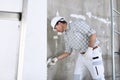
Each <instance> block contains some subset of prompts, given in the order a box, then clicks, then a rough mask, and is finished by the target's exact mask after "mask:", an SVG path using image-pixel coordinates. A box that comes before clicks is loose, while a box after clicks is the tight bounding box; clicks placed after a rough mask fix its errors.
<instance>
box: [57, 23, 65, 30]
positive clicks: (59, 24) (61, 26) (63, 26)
mask: <svg viewBox="0 0 120 80" xmlns="http://www.w3.org/2000/svg"><path fill="white" fill-rule="evenodd" d="M55 29H56V30H57V32H63V31H65V25H64V24H63V23H61V22H59V23H58V24H57V25H56V27H55Z"/></svg>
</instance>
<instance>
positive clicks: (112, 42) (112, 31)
mask: <svg viewBox="0 0 120 80" xmlns="http://www.w3.org/2000/svg"><path fill="white" fill-rule="evenodd" d="M113 7H114V6H113V0H110V13H111V53H112V80H115V78H116V73H115V53H116V52H115V51H114V33H117V34H118V35H120V32H118V31H115V30H114V24H113V23H114V15H113V14H114V12H115V13H117V14H118V15H120V12H119V11H117V10H116V9H114V8H113Z"/></svg>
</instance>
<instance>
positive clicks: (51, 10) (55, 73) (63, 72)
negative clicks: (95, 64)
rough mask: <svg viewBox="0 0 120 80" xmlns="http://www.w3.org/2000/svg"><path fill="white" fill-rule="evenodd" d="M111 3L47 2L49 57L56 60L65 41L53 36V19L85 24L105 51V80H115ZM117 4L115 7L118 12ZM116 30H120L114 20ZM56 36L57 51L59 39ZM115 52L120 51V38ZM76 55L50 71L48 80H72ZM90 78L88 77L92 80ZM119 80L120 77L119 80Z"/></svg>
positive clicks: (103, 0) (82, 0) (101, 0)
mask: <svg viewBox="0 0 120 80" xmlns="http://www.w3.org/2000/svg"><path fill="white" fill-rule="evenodd" d="M109 1H110V0H48V1H47V38H48V39H47V45H48V49H47V57H48V58H49V57H54V56H56V55H59V54H61V53H62V52H63V51H64V40H63V38H62V35H58V33H56V32H54V31H53V30H52V28H51V27H50V21H51V19H52V18H53V17H54V16H56V13H57V12H58V13H59V15H60V16H63V17H65V18H66V20H67V21H74V20H75V19H79V18H81V19H83V20H85V21H86V22H87V23H88V24H89V25H90V26H91V27H93V28H94V29H95V30H96V32H97V37H98V39H99V40H100V46H101V48H102V51H103V60H104V67H105V77H106V80H111V77H112V59H111V57H112V56H111V26H110V23H111V20H110V2H109ZM116 5H117V4H116V2H114V6H115V8H116ZM114 24H115V29H117V30H119V28H118V26H117V25H118V22H117V21H116V17H115V22H114ZM54 36H57V37H58V39H57V45H58V46H57V47H56V46H55V45H56V39H54ZM115 51H119V36H118V35H116V34H115ZM75 60H76V54H72V55H71V56H69V57H67V58H65V59H63V60H61V61H59V62H58V63H57V64H56V65H55V66H52V67H49V68H48V69H47V70H48V73H47V75H48V77H47V80H72V78H73V71H74V66H75ZM115 62H116V64H115V65H116V73H119V70H120V69H119V67H120V65H119V55H118V54H115ZM89 79H90V77H89V76H88V77H86V80H89ZM117 79H118V80H119V77H117V78H116V80H117Z"/></svg>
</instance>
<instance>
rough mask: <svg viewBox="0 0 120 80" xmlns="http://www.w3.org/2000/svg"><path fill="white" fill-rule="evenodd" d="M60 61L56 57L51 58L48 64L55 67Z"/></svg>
mask: <svg viewBox="0 0 120 80" xmlns="http://www.w3.org/2000/svg"><path fill="white" fill-rule="evenodd" d="M57 61H58V58H57V57H54V58H49V59H48V61H47V64H48V65H50V66H52V65H55V64H56V63H57Z"/></svg>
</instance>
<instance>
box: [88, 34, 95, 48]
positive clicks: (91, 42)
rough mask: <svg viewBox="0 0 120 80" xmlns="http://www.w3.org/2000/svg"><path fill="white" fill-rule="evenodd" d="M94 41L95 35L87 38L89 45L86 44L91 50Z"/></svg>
mask: <svg viewBox="0 0 120 80" xmlns="http://www.w3.org/2000/svg"><path fill="white" fill-rule="evenodd" d="M95 40H96V33H95V34H92V35H90V36H89V44H88V46H89V47H92V48H93V47H94V43H95Z"/></svg>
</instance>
